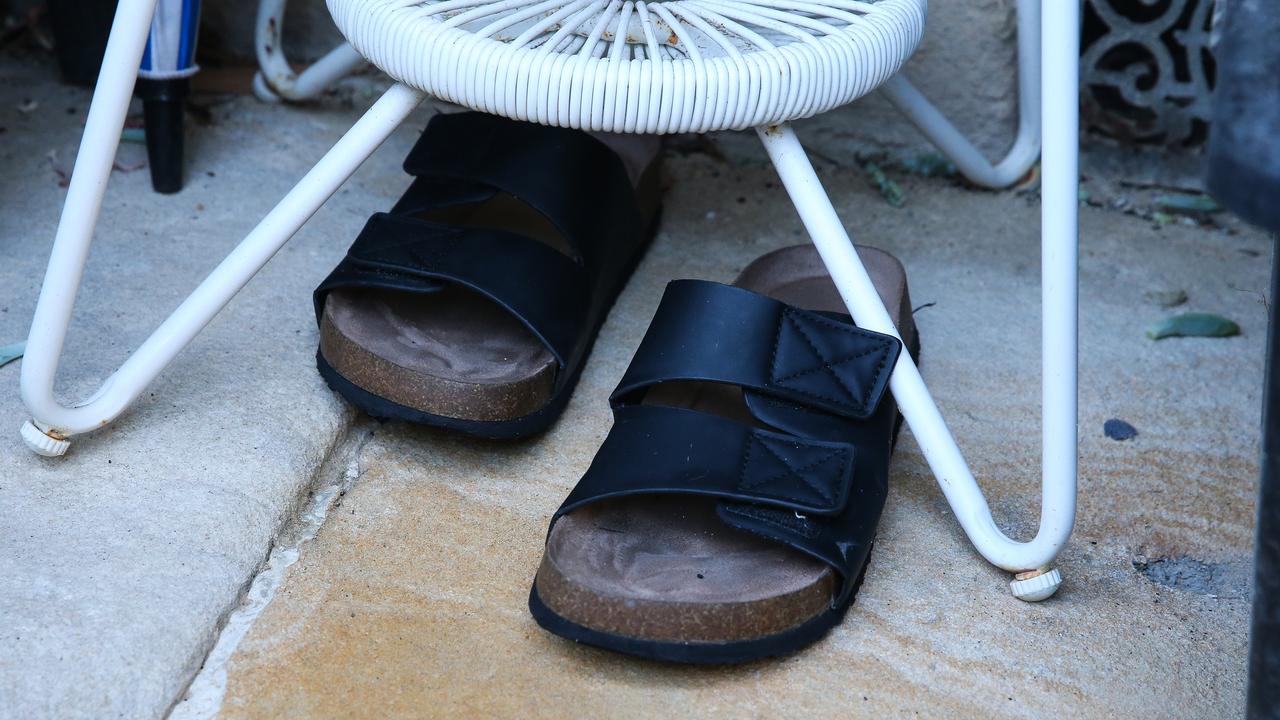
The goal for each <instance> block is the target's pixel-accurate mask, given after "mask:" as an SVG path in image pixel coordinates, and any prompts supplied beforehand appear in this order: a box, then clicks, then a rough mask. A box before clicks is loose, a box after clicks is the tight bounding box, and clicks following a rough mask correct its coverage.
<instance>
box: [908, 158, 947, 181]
mask: <svg viewBox="0 0 1280 720" xmlns="http://www.w3.org/2000/svg"><path fill="white" fill-rule="evenodd" d="M902 167H904V168H906V170H907V171H908V172H913V173H915V174H916V175H921V176H923V177H951V176H952V175H955V174H956V172H957V171H956V166H955V163H952V162H951V161H950V160H948V159H946V158H945V157H943V156H942V155H941V154H939V153H924V154H923V155H916V156H915V157H909V158H907V159H906V160H904V161H902Z"/></svg>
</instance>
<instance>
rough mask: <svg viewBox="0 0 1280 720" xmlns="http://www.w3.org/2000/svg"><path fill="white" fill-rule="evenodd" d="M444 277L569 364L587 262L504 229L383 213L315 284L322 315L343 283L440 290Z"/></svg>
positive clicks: (586, 291) (582, 318)
mask: <svg viewBox="0 0 1280 720" xmlns="http://www.w3.org/2000/svg"><path fill="white" fill-rule="evenodd" d="M442 281H444V282H452V283H457V284H460V285H463V286H466V287H468V288H471V289H472V290H475V291H477V292H479V293H481V294H482V295H485V296H486V297H488V298H489V299H491V300H493V301H494V302H495V303H497V304H498V305H500V306H502V307H503V308H505V309H506V310H507V311H508V312H509V313H511V314H512V315H513V316H515V317H516V318H517V319H519V320H520V321H521V322H522V323H524V325H525V326H526V327H528V328H529V330H530V331H531V332H532V333H533V334H534V335H536V336H537V337H538V339H539V340H541V341H542V343H543V344H544V345H546V346H547V348H548V349H549V350H550V351H551V352H552V354H553V355H555V357H556V360H557V361H558V362H559V363H560V364H561V366H562V367H563V366H564V364H565V360H566V358H568V357H569V356H570V355H571V354H572V352H573V350H574V345H575V343H576V342H577V340H578V338H579V337H580V335H581V333H582V324H583V323H585V322H586V311H587V308H588V306H589V299H590V286H589V280H588V277H587V272H586V271H585V270H584V269H583V268H582V266H581V265H578V264H577V263H575V262H574V261H573V260H572V259H570V258H568V257H566V256H565V255H563V254H562V253H559V252H557V251H556V250H554V249H553V248H550V247H548V246H546V245H545V244H543V243H540V242H538V241H536V240H531V239H529V238H526V237H522V236H520V235H516V234H514V233H509V232H505V231H502V230H493V229H484V228H474V227H453V226H446V225H439V224H436V223H431V222H427V221H424V220H419V219H415V218H407V217H401V216H397V215H388V214H385V213H378V214H376V215H374V216H373V217H371V218H370V219H369V222H368V223H367V224H366V225H365V228H364V230H363V231H362V232H361V233H360V235H359V237H357V238H356V241H355V244H353V245H352V246H351V249H350V250H348V251H347V256H346V258H344V259H343V261H342V262H341V263H339V265H338V267H337V268H336V269H334V271H333V272H332V273H331V274H330V275H329V277H328V278H326V279H325V281H324V282H323V283H321V284H320V286H319V288H317V289H316V293H315V302H316V317H317V318H319V316H320V313H321V312H322V311H323V309H324V297H325V296H326V295H327V294H328V293H329V292H330V291H332V290H336V289H338V288H383V289H391V290H402V291H406V292H420V293H426V292H435V291H437V290H439V289H440V288H441V287H442V286H443V283H442Z"/></svg>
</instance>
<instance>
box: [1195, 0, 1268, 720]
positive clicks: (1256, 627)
mask: <svg viewBox="0 0 1280 720" xmlns="http://www.w3.org/2000/svg"><path fill="white" fill-rule="evenodd" d="M1224 10H1225V16H1224V17H1223V22H1222V25H1221V39H1220V40H1219V42H1218V44H1217V50H1216V53H1217V54H1216V60H1217V67H1218V82H1217V88H1216V90H1215V93H1214V98H1213V122H1212V125H1211V129H1210V137H1209V161H1208V173H1207V181H1208V186H1209V190H1210V191H1211V192H1212V193H1213V194H1214V196H1215V197H1217V198H1218V200H1220V201H1221V202H1222V204H1223V205H1225V206H1226V207H1228V208H1230V209H1231V210H1233V211H1235V212H1236V213H1237V214H1239V215H1240V216H1241V217H1243V218H1245V219H1246V220H1249V221H1250V222H1253V223H1256V224H1258V225H1261V226H1262V227H1264V228H1267V229H1269V230H1271V231H1272V232H1273V233H1275V232H1280V74H1278V73H1280V42H1277V41H1276V38H1278V37H1280V3H1276V2H1274V0H1267V1H1265V2H1264V1H1263V0H1232V2H1230V3H1227V4H1226V6H1225V8H1224ZM1278 255H1280V239H1278V241H1277V242H1275V243H1274V247H1273V253H1272V259H1271V262H1272V265H1271V307H1270V310H1269V312H1270V314H1271V317H1270V318H1269V320H1270V329H1269V331H1268V333H1267V371H1266V381H1265V382H1266V387H1265V390H1264V391H1263V392H1264V395H1263V398H1264V399H1263V407H1262V474H1261V477H1260V478H1259V481H1258V518H1257V520H1258V522H1257V531H1256V532H1257V538H1256V545H1255V548H1256V549H1255V556H1254V587H1253V619H1252V625H1251V628H1250V633H1249V690H1248V701H1247V702H1248V704H1247V708H1248V709H1247V711H1246V712H1247V714H1248V717H1249V718H1251V719H1253V720H1263V719H1264V718H1265V719H1280V365H1277V363H1278V362H1280V329H1277V328H1276V321H1275V304H1276V303H1277V302H1280V261H1278V258H1277V256H1278Z"/></svg>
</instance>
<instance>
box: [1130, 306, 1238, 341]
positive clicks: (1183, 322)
mask: <svg viewBox="0 0 1280 720" xmlns="http://www.w3.org/2000/svg"><path fill="white" fill-rule="evenodd" d="M1239 334H1240V326H1239V325H1237V324H1235V323H1234V322H1232V321H1230V320H1228V319H1226V318H1224V317H1222V316H1221V315H1213V314H1211V313H1183V314H1181V315H1174V316H1173V317H1169V318H1165V319H1164V320H1161V321H1160V322H1157V323H1156V324H1154V325H1152V326H1151V327H1150V328H1147V337H1149V338H1151V339H1152V340H1160V339H1161V338H1167V337H1232V336H1233V335H1239Z"/></svg>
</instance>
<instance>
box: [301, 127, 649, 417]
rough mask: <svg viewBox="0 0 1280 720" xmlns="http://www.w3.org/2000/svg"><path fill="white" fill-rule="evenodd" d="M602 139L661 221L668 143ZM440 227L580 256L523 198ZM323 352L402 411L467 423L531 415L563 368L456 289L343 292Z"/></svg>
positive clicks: (485, 305)
mask: <svg viewBox="0 0 1280 720" xmlns="http://www.w3.org/2000/svg"><path fill="white" fill-rule="evenodd" d="M596 137H597V138H598V139H600V140H601V141H603V142H605V143H606V144H607V145H609V146H610V147H611V148H612V149H613V150H614V151H615V152H616V153H618V155H619V156H620V157H621V158H622V161H623V164H624V165H625V166H626V168H627V173H628V176H629V178H630V180H631V182H632V185H633V186H634V187H635V188H636V193H637V196H638V198H639V200H640V207H641V212H642V216H643V217H645V218H650V217H653V216H654V214H655V213H656V210H657V206H658V204H659V201H660V187H659V186H660V170H659V166H660V163H659V162H658V157H659V156H658V150H659V144H658V141H657V139H655V138H649V137H637V136H624V135H609V134H606V133H597V134H596ZM418 216H419V217H422V218H423V219H427V220H431V221H433V222H438V223H444V224H449V225H455V226H478V227H487V228H499V229H503V230H511V231H514V232H517V233H520V234H523V235H525V236H527V237H530V238H533V239H535V240H538V241H540V242H543V243H546V244H547V245H550V246H551V247H554V248H556V249H557V250H559V251H561V252H563V253H565V254H566V255H570V256H571V257H572V256H573V255H574V252H573V250H572V248H570V247H569V245H568V243H566V242H565V240H564V238H563V237H561V235H560V233H559V232H558V231H557V230H556V228H555V226H554V225H553V224H552V223H551V222H550V221H549V220H548V219H547V218H545V217H544V216H542V215H541V214H539V213H538V212H537V211H535V210H533V209H532V208H530V207H529V206H528V205H525V204H524V203H523V202H520V201H519V200H518V199H516V198H514V197H512V196H510V195H506V194H498V195H496V196H494V197H493V198H491V199H490V200H487V201H485V202H481V203H474V204H469V205H463V206H457V207H451V208H446V209H443V210H435V211H431V212H426V213H421V214H419V215H418ZM320 353H321V355H323V356H324V359H325V361H326V362H328V364H329V366H330V367H332V368H333V369H334V371H336V372H337V373H338V374H339V375H341V376H342V377H344V378H346V379H347V380H348V381H350V382H351V383H352V384H354V385H356V386H358V387H360V388H361V389H363V390H365V391H367V392H370V393H372V394H374V395H377V396H379V397H381V398H384V399H386V400H390V401H391V402H393V403H396V404H399V405H403V406H406V407H409V408H413V409H415V410H420V411H422V412H426V413H431V414H433V415H440V416H443V417H448V418H457V419H460V420H471V421H482V422H493V421H502V420H512V419H516V418H521V417H524V416H526V415H529V414H531V413H533V412H535V411H537V410H539V409H541V408H542V407H544V406H545V405H547V404H548V402H550V400H551V398H552V395H553V393H554V391H555V387H556V377H557V374H558V372H559V367H558V364H557V362H556V359H555V357H554V356H553V355H552V354H551V352H550V351H549V350H548V349H547V348H546V346H544V345H543V344H542V342H541V341H539V340H538V338H537V337H536V336H535V335H534V334H533V333H532V332H530V331H529V329H528V328H526V327H525V326H524V324H522V323H521V322H520V321H519V320H517V319H516V318H515V317H513V316H512V315H510V314H509V313H508V312H506V311H505V310H503V309H502V308H501V307H499V306H498V305H496V304H495V303H494V302H493V301H491V300H489V299H488V298H486V297H484V296H483V295H481V294H480V293H477V292H475V291H472V290H469V289H467V288H464V287H461V286H457V285H449V286H446V287H445V288H444V289H443V290H441V291H439V292H433V293H428V294H415V293H406V292H403V291H394V290H365V289H361V290H349V289H344V290H335V291H334V292H332V293H330V294H329V296H328V298H327V299H326V300H325V306H324V311H323V313H322V314H321V318H320Z"/></svg>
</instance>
